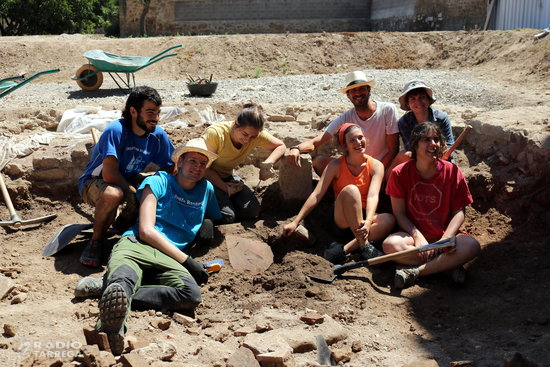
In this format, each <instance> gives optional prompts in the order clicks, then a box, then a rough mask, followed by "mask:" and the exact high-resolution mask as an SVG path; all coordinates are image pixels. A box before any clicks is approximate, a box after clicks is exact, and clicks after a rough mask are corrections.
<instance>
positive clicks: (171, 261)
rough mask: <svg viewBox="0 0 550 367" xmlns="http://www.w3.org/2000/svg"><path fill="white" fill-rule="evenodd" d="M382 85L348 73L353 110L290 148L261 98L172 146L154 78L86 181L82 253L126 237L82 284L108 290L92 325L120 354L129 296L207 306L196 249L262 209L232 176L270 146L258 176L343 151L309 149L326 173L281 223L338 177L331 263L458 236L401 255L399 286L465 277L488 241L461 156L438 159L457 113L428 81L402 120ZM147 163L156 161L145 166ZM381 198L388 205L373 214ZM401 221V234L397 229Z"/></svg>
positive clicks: (406, 93)
mask: <svg viewBox="0 0 550 367" xmlns="http://www.w3.org/2000/svg"><path fill="white" fill-rule="evenodd" d="M374 87H375V81H374V80H373V79H372V78H369V77H367V76H366V75H365V74H364V73H363V72H361V71H355V72H352V73H349V74H347V75H346V81H345V86H344V87H343V88H342V89H341V90H340V91H341V92H342V93H345V94H346V95H347V97H348V99H349V100H350V101H351V102H352V104H353V106H354V107H353V108H352V109H350V110H348V111H347V112H345V113H344V114H342V115H341V116H339V117H338V118H337V119H335V120H334V121H333V122H332V123H331V124H330V125H329V126H328V127H327V129H326V131H324V132H323V133H321V134H319V135H318V136H317V137H315V138H313V139H311V140H308V141H306V142H303V143H301V144H299V145H296V146H293V147H290V148H288V149H287V147H286V146H285V144H284V143H283V142H282V141H281V140H279V139H277V138H275V137H274V136H273V135H271V134H270V133H269V132H267V131H266V130H264V124H265V119H264V116H263V113H262V109H261V107H260V106H258V105H256V104H252V103H251V104H246V105H244V106H243V108H242V110H241V112H240V113H239V115H238V116H237V118H236V119H235V120H234V121H232V122H222V123H218V124H214V125H212V126H210V127H208V128H207V129H206V130H205V131H204V133H203V135H202V136H201V137H200V138H196V139H191V140H189V141H188V142H187V143H186V144H185V145H184V146H181V147H178V148H177V149H175V148H174V146H173V145H172V143H171V142H170V140H169V139H168V137H167V135H166V133H165V132H164V130H163V129H162V128H161V127H160V126H158V121H159V116H160V106H161V104H162V101H161V98H160V96H159V95H158V93H157V92H156V91H155V90H154V89H152V88H149V87H138V88H134V89H133V90H132V91H131V93H130V95H129V97H128V100H127V102H126V106H125V109H124V111H123V113H122V118H121V119H119V120H116V121H114V122H112V123H111V124H109V126H108V127H107V128H106V129H105V131H104V132H103V134H102V135H101V137H100V139H99V141H98V143H97V144H96V146H95V147H94V150H93V152H92V155H91V159H90V162H89V163H88V165H87V166H86V169H85V172H84V174H83V175H82V177H81V178H80V180H79V192H80V194H81V196H82V198H83V200H84V201H85V202H87V203H89V204H91V205H93V206H94V207H95V213H94V224H93V236H92V239H91V240H90V242H89V243H88V245H87V246H86V248H85V250H84V251H83V253H82V255H81V258H80V262H81V263H82V264H84V265H88V266H99V265H100V264H101V254H102V249H103V248H104V241H105V237H106V233H107V230H108V229H109V228H110V227H113V228H114V229H115V231H117V232H118V233H121V238H120V240H119V241H118V242H117V244H116V245H115V246H114V247H113V249H112V252H111V254H110V258H109V261H108V265H107V272H106V274H105V275H104V276H103V277H101V278H95V277H86V278H83V279H81V280H80V281H79V283H78V284H77V286H76V289H75V295H76V296H77V297H89V296H97V297H101V298H100V302H99V310H100V312H99V320H98V324H97V329H98V330H100V331H103V332H105V333H107V336H108V339H109V344H110V346H111V350H112V351H113V353H114V354H120V353H122V351H123V348H124V334H125V329H126V325H125V324H126V318H127V316H128V313H129V311H130V306H131V305H135V306H143V307H149V308H165V309H170V310H174V311H193V310H194V309H195V307H196V306H197V305H198V304H199V303H200V302H201V294H200V284H203V283H205V282H206V281H207V280H208V276H209V274H208V272H207V270H206V268H205V265H204V264H202V263H201V262H199V261H196V260H195V259H193V258H192V257H191V256H189V249H190V248H191V247H192V246H195V245H197V246H203V245H208V244H209V243H211V242H212V240H213V237H214V225H215V224H224V223H232V222H235V221H240V220H246V219H253V218H256V217H258V215H259V214H260V204H259V202H258V199H257V198H256V197H255V195H254V192H253V191H252V190H251V189H250V187H248V186H247V185H246V184H245V183H244V182H243V180H242V179H241V178H240V177H239V176H237V175H236V174H235V172H234V168H235V167H237V166H238V165H240V164H241V163H242V162H243V161H244V160H245V159H246V158H247V157H248V156H249V155H250V154H251V152H252V150H254V149H255V148H256V147H261V148H263V149H266V150H267V151H268V152H269V155H268V156H267V158H266V159H265V160H264V161H263V162H262V163H261V164H260V173H259V175H260V180H266V179H268V178H270V177H272V176H273V175H274V174H275V172H274V169H273V165H274V164H275V163H276V162H277V161H278V160H279V159H281V158H283V157H284V159H286V160H287V161H288V162H289V163H290V164H294V165H296V166H299V165H300V154H302V153H309V152H313V151H314V150H316V149H317V148H318V147H320V146H321V145H323V144H325V143H327V142H329V141H330V139H331V138H334V139H335V141H336V143H337V144H338V146H339V147H340V148H341V150H342V153H343V154H342V156H341V157H339V158H336V159H333V158H331V157H325V156H321V155H317V156H316V157H315V158H314V160H313V167H314V169H315V171H316V172H317V173H318V174H319V175H320V180H319V182H318V184H317V186H316V187H315V189H314V191H313V192H312V193H311V195H310V196H309V197H308V199H307V200H306V202H305V203H304V205H303V207H302V208H301V210H300V212H299V213H298V215H297V216H296V217H295V218H294V219H293V220H292V221H290V222H289V223H287V224H286V225H284V226H283V229H282V232H283V233H282V234H283V236H290V235H291V234H292V233H293V232H294V231H295V230H296V228H297V226H298V225H299V224H300V222H301V221H302V220H303V219H304V218H305V217H306V216H307V215H308V214H309V213H310V212H311V211H312V210H313V209H314V208H315V206H316V205H318V204H319V203H320V201H321V200H322V199H323V197H324V195H325V194H326V192H327V191H328V190H329V187H330V186H332V189H333V191H334V205H333V215H330V216H329V218H330V224H329V225H330V228H332V229H333V230H334V233H335V235H336V237H338V238H339V239H342V241H336V242H333V243H332V244H331V245H329V247H328V248H327V249H326V251H325V257H326V258H327V259H328V260H329V261H331V262H333V263H344V262H346V261H349V260H350V259H352V258H355V259H357V257H359V258H361V257H362V258H366V259H368V258H372V257H377V256H380V255H383V254H384V253H386V254H389V253H394V252H398V251H402V250H405V249H409V248H414V247H419V246H422V245H425V244H427V243H429V242H432V241H436V240H439V239H445V238H449V237H455V236H456V243H457V245H456V250H455V251H453V252H448V253H433V252H432V253H427V254H423V255H421V256H418V255H416V256H410V257H407V258H401V259H399V260H398V262H399V264H398V266H397V269H396V273H395V278H394V286H395V287H396V288H405V287H408V286H410V285H412V284H414V282H415V280H416V279H417V277H419V276H423V275H429V274H434V273H438V272H443V271H449V272H451V273H452V275H453V279H454V280H455V281H457V282H463V280H464V274H465V273H464V269H463V267H462V265H463V264H464V263H466V262H468V261H470V260H471V259H473V258H474V257H475V256H477V254H478V253H479V243H478V242H477V241H476V240H475V239H474V238H473V237H471V236H469V235H468V234H467V233H464V232H461V231H460V226H461V224H462V223H463V222H464V218H465V215H464V210H465V207H466V206H467V205H469V204H470V203H471V202H472V197H471V195H470V192H469V190H468V186H467V183H466V180H465V178H464V176H463V174H462V173H461V171H460V170H459V169H458V167H457V166H456V165H454V164H453V163H451V162H448V161H445V160H442V159H441V157H442V155H443V153H444V152H445V151H446V149H447V145H448V144H452V141H453V137H452V131H451V128H450V121H449V118H448V116H447V115H446V114H445V113H444V112H442V111H439V110H437V109H435V108H432V107H431V104H432V103H433V102H434V101H435V99H434V97H433V93H432V90H431V89H430V88H429V87H428V86H427V85H426V84H425V83H423V82H422V81H418V80H415V81H411V82H409V83H407V84H406V85H405V87H404V89H403V93H402V95H401V96H400V98H399V102H400V104H401V108H402V109H403V110H405V111H407V112H406V113H405V115H403V116H402V117H401V118H400V119H399V120H398V119H397V109H396V108H395V106H394V105H393V104H391V103H384V102H377V101H374V100H372V99H371V98H370V94H371V90H372V88H374ZM399 135H401V138H402V141H403V145H404V148H405V150H403V151H401V152H399ZM149 163H155V164H156V165H157V166H158V167H160V170H159V171H158V172H157V173H156V174H154V175H148V174H144V173H143V170H144V169H145V167H146V166H147V165H148V164H149ZM386 195H387V196H389V197H390V198H391V208H392V209H391V210H390V211H389V212H378V207H379V205H378V204H379V201H380V200H381V199H383V198H385V197H386V198H387V196H386ZM119 208H123V209H122V210H119ZM117 211H119V212H120V214H119V215H118V216H117ZM396 224H397V226H398V227H399V231H398V232H394V233H392V232H393V231H394V230H395V228H396ZM348 237H349V242H346V241H347V239H348Z"/></svg>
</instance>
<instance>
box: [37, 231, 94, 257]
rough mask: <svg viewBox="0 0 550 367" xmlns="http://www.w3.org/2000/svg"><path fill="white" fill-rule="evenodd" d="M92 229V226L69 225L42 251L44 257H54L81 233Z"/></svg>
mask: <svg viewBox="0 0 550 367" xmlns="http://www.w3.org/2000/svg"><path fill="white" fill-rule="evenodd" d="M88 228H92V224H90V223H89V224H67V225H65V226H63V227H61V229H59V231H57V233H56V234H55V235H54V236H53V237H52V239H51V240H50V241H49V242H48V243H47V244H46V246H45V247H44V249H43V250H42V256H53V255H55V254H57V253H58V252H59V251H61V250H62V249H64V248H65V246H67V245H68V244H69V243H70V242H71V241H72V240H73V238H75V237H76V236H77V235H78V234H79V233H80V232H82V231H83V230H85V229H88Z"/></svg>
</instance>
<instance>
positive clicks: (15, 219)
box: [0, 173, 57, 229]
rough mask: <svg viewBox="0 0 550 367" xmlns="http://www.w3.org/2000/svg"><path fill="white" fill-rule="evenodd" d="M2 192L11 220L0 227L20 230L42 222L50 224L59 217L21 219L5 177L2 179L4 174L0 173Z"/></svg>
mask: <svg viewBox="0 0 550 367" xmlns="http://www.w3.org/2000/svg"><path fill="white" fill-rule="evenodd" d="M0 190H1V191H2V196H3V197H4V202H5V203H6V206H7V207H8V211H9V212H10V220H3V221H0V227H13V228H16V229H18V228H20V227H21V226H26V225H31V224H37V223H42V222H48V221H50V220H52V219H54V218H55V217H57V214H50V215H45V216H43V217H38V218H33V219H21V218H20V217H19V215H17V212H16V211H15V208H14V207H13V203H12V202H11V198H10V195H9V193H8V189H7V188H6V183H5V182H4V177H2V173H0Z"/></svg>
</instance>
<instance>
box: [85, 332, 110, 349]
mask: <svg viewBox="0 0 550 367" xmlns="http://www.w3.org/2000/svg"><path fill="white" fill-rule="evenodd" d="M82 331H83V332H84V338H85V339H86V344H88V345H97V346H98V348H99V350H105V351H107V352H110V351H111V346H110V345H109V339H108V338H107V334H105V333H103V332H98V331H97V330H96V329H95V328H93V327H90V326H87V327H85V328H84V329H82Z"/></svg>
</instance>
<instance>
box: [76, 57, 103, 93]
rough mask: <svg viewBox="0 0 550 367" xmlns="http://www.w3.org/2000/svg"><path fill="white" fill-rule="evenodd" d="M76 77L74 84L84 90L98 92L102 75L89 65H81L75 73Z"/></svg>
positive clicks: (101, 82)
mask: <svg viewBox="0 0 550 367" xmlns="http://www.w3.org/2000/svg"><path fill="white" fill-rule="evenodd" d="M76 77H77V78H78V80H77V81H76V84H78V86H79V87H80V88H82V89H84V90H90V91H92V90H98V89H99V87H101V84H103V74H102V73H101V72H99V71H97V69H96V68H95V66H93V65H90V64H86V65H82V66H81V67H80V69H78V70H77V71H76Z"/></svg>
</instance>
